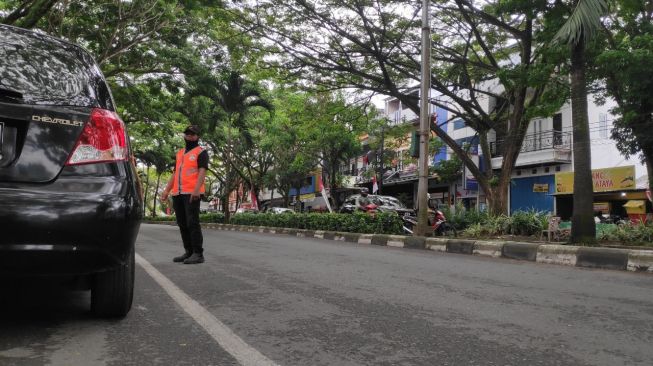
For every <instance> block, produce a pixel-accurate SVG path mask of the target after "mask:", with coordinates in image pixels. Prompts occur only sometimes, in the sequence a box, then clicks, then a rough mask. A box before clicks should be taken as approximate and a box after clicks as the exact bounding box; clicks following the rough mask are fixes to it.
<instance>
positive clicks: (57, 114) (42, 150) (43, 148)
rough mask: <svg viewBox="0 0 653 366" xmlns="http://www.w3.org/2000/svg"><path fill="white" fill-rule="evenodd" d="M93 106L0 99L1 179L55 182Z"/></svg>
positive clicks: (8, 180)
mask: <svg viewBox="0 0 653 366" xmlns="http://www.w3.org/2000/svg"><path fill="white" fill-rule="evenodd" d="M90 111H91V109H90V108H84V107H62V106H38V105H35V106H30V105H20V104H9V103H2V102H0V135H1V138H0V148H1V151H2V153H1V155H0V181H2V182H33V183H43V182H48V181H52V180H53V179H55V178H56V177H57V175H58V174H59V173H60V172H61V170H62V169H63V167H64V165H65V163H66V161H67V159H68V156H70V154H71V152H72V149H73V148H74V146H75V143H76V141H77V138H78V137H79V135H80V134H81V132H82V129H83V126H84V124H85V123H86V121H87V120H88V118H89V114H90Z"/></svg>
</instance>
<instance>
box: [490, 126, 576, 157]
mask: <svg viewBox="0 0 653 366" xmlns="http://www.w3.org/2000/svg"><path fill="white" fill-rule="evenodd" d="M571 141H572V139H571V132H561V131H546V132H541V133H535V134H532V135H526V137H525V138H524V142H523V143H522V145H521V150H520V152H521V153H526V152H532V151H543V150H550V149H567V150H569V149H571ZM503 143H504V141H496V142H490V153H491V154H492V157H493V158H495V157H498V156H501V155H502V154H503Z"/></svg>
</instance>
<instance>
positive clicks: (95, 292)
mask: <svg viewBox="0 0 653 366" xmlns="http://www.w3.org/2000/svg"><path fill="white" fill-rule="evenodd" d="M134 267H135V261H134V246H132V249H131V252H130V254H129V259H128V260H127V263H125V264H124V265H122V266H120V267H118V268H116V269H114V270H112V271H107V272H102V273H98V274H96V275H95V278H94V280H93V285H92V287H91V311H92V312H93V314H94V315H96V316H99V317H119V318H122V317H124V316H126V315H127V313H128V312H129V310H130V309H131V307H132V300H133V298H134Z"/></svg>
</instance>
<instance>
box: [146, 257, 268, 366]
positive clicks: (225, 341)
mask: <svg viewBox="0 0 653 366" xmlns="http://www.w3.org/2000/svg"><path fill="white" fill-rule="evenodd" d="M136 263H138V264H139V265H140V266H141V267H143V269H144V270H145V271H146V272H147V273H148V274H149V275H150V276H151V277H152V278H153V279H154V280H155V281H156V282H157V283H158V284H159V285H160V286H161V287H162V288H163V289H164V290H165V292H167V293H168V295H170V297H172V299H173V300H175V302H176V303H177V304H179V306H181V308H182V309H184V310H185V311H186V312H187V313H188V315H190V316H191V317H192V318H193V319H195V321H196V322H197V324H199V325H200V326H201V327H202V328H204V330H206V332H207V333H209V335H211V337H213V339H215V341H216V342H218V344H219V345H220V347H222V348H223V349H224V350H225V351H227V352H229V354H231V355H232V356H233V357H234V358H235V359H236V360H237V361H238V363H240V364H241V365H243V366H278V365H277V364H276V363H274V362H273V361H272V360H270V359H269V358H267V357H265V356H264V355H263V354H261V353H260V352H259V351H257V350H256V349H255V348H253V347H251V346H250V345H249V344H247V343H245V341H243V340H242V339H241V338H240V337H238V336H237V335H236V334H235V333H234V332H233V331H232V330H231V329H229V327H227V326H226V325H224V324H223V323H222V322H221V321H220V320H218V319H217V318H216V317H215V316H213V314H211V313H210V312H209V311H208V310H206V309H204V308H203V307H202V306H201V305H200V304H199V303H198V302H197V301H195V300H193V299H192V298H191V297H190V296H188V295H186V293H185V292H183V291H182V290H181V289H180V288H179V287H177V286H176V285H175V284H174V283H172V281H170V280H169V279H168V278H167V277H166V276H164V275H163V274H162V273H161V272H159V271H158V270H157V269H156V268H154V266H152V265H151V264H150V263H149V262H148V261H147V260H146V259H145V258H143V257H141V256H140V255H138V253H136Z"/></svg>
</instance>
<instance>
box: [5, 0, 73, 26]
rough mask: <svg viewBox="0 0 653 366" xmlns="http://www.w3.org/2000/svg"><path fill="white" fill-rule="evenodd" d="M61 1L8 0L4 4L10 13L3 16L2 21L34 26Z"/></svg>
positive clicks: (9, 23) (15, 24) (10, 23)
mask: <svg viewBox="0 0 653 366" xmlns="http://www.w3.org/2000/svg"><path fill="white" fill-rule="evenodd" d="M59 2H60V0H23V1H8V2H7V3H6V4H3V5H5V7H6V9H9V10H10V13H9V14H7V15H6V16H5V17H4V18H2V23H4V24H8V25H13V26H16V27H21V28H33V27H34V26H36V24H37V23H38V22H39V21H40V20H41V19H42V18H43V17H45V16H46V15H47V14H48V13H50V11H51V10H52V8H53V7H54V6H55V5H56V4H57V3H59ZM3 10H4V9H3Z"/></svg>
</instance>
